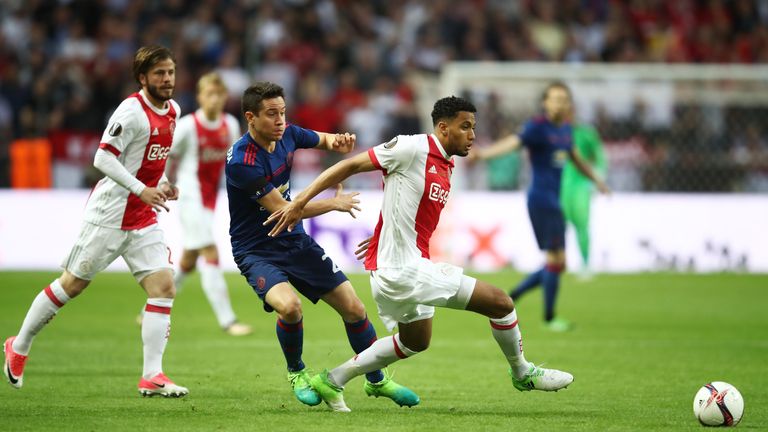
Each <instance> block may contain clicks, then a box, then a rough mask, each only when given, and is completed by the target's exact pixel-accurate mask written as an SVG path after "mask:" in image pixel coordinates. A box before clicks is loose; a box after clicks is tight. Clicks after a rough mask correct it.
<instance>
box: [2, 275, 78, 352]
mask: <svg viewBox="0 0 768 432" xmlns="http://www.w3.org/2000/svg"><path fill="white" fill-rule="evenodd" d="M68 301H69V296H68V295H67V293H66V292H64V288H63V287H62V286H61V283H60V282H59V280H58V279H56V280H55V281H53V282H51V284H50V285H48V286H47V287H45V289H44V290H42V291H40V294H38V295H37V297H35V299H34V300H33V301H32V305H31V306H30V307H29V311H27V316H26V317H24V322H23V323H22V324H21V329H20V330H19V334H18V335H17V336H16V340H14V341H13V350H14V351H16V352H17V353H19V354H21V355H24V356H25V355H28V354H29V348H30V347H31V346H32V339H34V338H35V335H36V334H37V333H39V332H40V330H42V329H43V327H44V326H45V325H46V324H48V323H49V322H50V321H51V319H53V317H54V316H55V315H56V312H58V311H59V309H61V308H62V307H63V306H64V305H65V304H66V303H67V302H68Z"/></svg>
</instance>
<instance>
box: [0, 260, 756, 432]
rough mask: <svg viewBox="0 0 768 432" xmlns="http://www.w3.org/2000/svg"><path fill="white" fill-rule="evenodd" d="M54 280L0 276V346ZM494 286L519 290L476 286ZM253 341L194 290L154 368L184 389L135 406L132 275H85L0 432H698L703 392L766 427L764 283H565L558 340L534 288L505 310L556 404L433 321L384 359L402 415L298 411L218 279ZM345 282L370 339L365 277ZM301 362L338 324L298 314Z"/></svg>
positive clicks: (264, 323) (44, 340)
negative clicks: (424, 345) (418, 345)
mask: <svg viewBox="0 0 768 432" xmlns="http://www.w3.org/2000/svg"><path fill="white" fill-rule="evenodd" d="M54 277H56V273H38V272H28V273H10V272H6V273H0V336H2V338H3V339H4V338H5V337H7V336H10V335H13V334H15V333H16V332H17V330H18V328H19V326H20V324H21V321H22V319H23V318H24V314H25V313H26V310H27V308H28V307H29V304H30V302H31V301H32V299H33V298H34V296H35V295H36V294H37V293H38V292H39V291H40V290H41V289H42V288H43V287H45V286H46V285H47V284H48V283H49V282H50V281H51V280H52V279H53V278H54ZM480 277H481V278H485V279H486V280H488V281H490V282H492V283H494V284H497V285H498V286H500V287H503V288H504V289H507V288H508V287H510V286H511V285H512V284H514V283H516V282H517V281H519V280H520V278H521V277H522V276H521V275H519V274H514V273H508V272H503V273H494V274H487V275H480ZM227 278H228V282H229V283H230V292H231V295H232V300H233V303H234V306H235V310H236V311H237V313H238V315H239V317H240V319H241V320H242V321H244V322H247V323H250V324H253V325H254V326H255V329H256V332H255V334H254V335H252V336H250V337H244V338H233V337H229V336H226V335H224V334H223V333H222V332H221V331H220V330H219V329H218V328H217V326H216V323H215V319H214V317H213V314H212V312H211V311H210V309H209V306H208V304H207V303H206V301H205V299H204V297H203V294H202V292H201V290H200V287H199V282H198V279H197V278H196V277H194V278H191V279H190V280H189V281H188V283H187V285H186V286H185V287H184V290H183V292H182V293H181V294H180V295H179V297H178V298H177V300H176V303H175V305H174V308H173V325H172V328H173V330H172V333H171V340H170V343H169V344H168V348H167V350H166V356H165V365H164V366H165V371H166V372H167V373H168V375H170V376H171V378H173V379H174V380H176V381H177V382H178V383H179V384H181V385H184V386H188V387H189V389H190V395H189V396H188V397H187V398H184V399H162V398H152V399H150V398H142V397H140V396H139V394H138V392H137V390H136V384H137V382H138V379H139V375H140V373H141V338H140V329H139V327H138V326H137V325H136V324H135V322H134V319H135V317H136V314H137V312H138V311H139V309H140V308H141V306H142V305H143V302H144V294H143V292H142V291H141V289H140V288H139V287H138V285H137V284H136V283H135V282H134V281H133V279H132V278H131V276H130V275H128V274H121V273H105V274H101V275H99V276H97V278H96V279H95V280H94V282H93V284H92V285H91V286H90V287H89V288H88V289H87V290H86V291H85V293H84V294H83V295H82V296H81V297H79V298H78V299H76V300H75V301H73V302H72V303H70V304H69V305H67V306H66V307H65V308H64V309H63V310H62V312H61V313H60V314H59V316H58V317H57V318H56V319H55V320H53V321H52V322H51V323H50V324H49V325H48V326H47V327H46V328H45V329H44V330H43V332H42V333H41V334H40V335H39V336H38V338H37V339H36V341H35V345H34V347H33V349H32V352H31V356H30V360H29V362H28V363H27V369H26V373H25V377H24V384H25V385H24V388H23V389H21V390H15V389H13V388H11V387H10V386H9V385H7V384H2V386H0V421H1V422H2V423H0V429H1V430H4V431H16V430H29V431H40V430H77V431H100V430H161V429H165V430H237V431H241V430H258V431H260V430H280V431H302V430H314V431H339V430H356V431H367V430H371V431H400V430H403V431H413V430H416V431H429V430H436V431H446V430H462V431H478V430H487V431H502V430H517V431H539V430H540V431H559V430H583V431H604V430H617V431H618V430H627V431H635V430H642V431H646V430H675V431H684V430H701V426H699V425H698V422H697V421H696V420H695V418H694V416H693V414H692V403H693V396H694V394H695V393H696V391H697V390H698V388H699V387H700V386H701V385H703V384H705V383H707V382H709V381H715V380H720V381H727V382H730V383H731V384H733V385H735V386H736V387H737V388H739V390H740V391H741V393H742V394H743V395H744V398H745V401H746V410H745V414H744V419H743V420H742V422H741V424H739V426H738V427H739V429H747V430H766V429H767V428H768V366H767V365H768V312H766V307H767V306H768V276H765V275H729V274H718V275H678V274H674V275H673V274H635V275H615V276H614V275H598V276H597V277H596V278H595V279H594V280H593V281H591V282H589V283H579V282H577V281H576V280H574V279H572V278H570V277H566V278H565V279H564V282H563V287H562V294H561V298H560V302H559V306H560V312H561V314H562V315H563V316H564V317H567V318H569V319H571V320H572V321H574V323H576V325H577V328H576V329H575V330H574V331H573V332H570V333H565V334H554V333H550V332H548V331H546V330H544V329H543V328H542V326H541V299H540V292H533V293H531V294H529V296H528V297H525V298H523V299H522V300H521V301H520V302H519V304H518V313H519V317H520V323H521V328H522V331H523V337H524V342H525V352H526V356H527V357H528V359H529V360H531V361H534V362H537V363H542V362H543V363H545V364H546V365H547V366H550V367H556V368H561V369H564V370H567V371H570V372H572V373H573V374H574V376H575V377H576V380H575V382H574V383H573V384H572V385H571V387H570V388H568V389H567V390H565V391H561V392H558V393H536V392H533V393H519V392H517V391H516V390H514V388H513V387H512V385H511V382H510V380H509V377H508V376H507V373H506V370H507V366H506V364H505V361H504V359H503V357H502V355H501V353H500V351H499V349H498V348H497V346H496V344H495V342H494V340H493V338H492V337H491V334H490V333H491V332H490V329H489V326H488V322H487V320H486V319H484V318H482V317H480V316H477V315H474V314H470V313H467V312H459V311H451V310H444V309H439V310H438V311H437V314H436V316H435V325H434V336H433V341H432V346H431V347H430V349H429V350H427V351H426V352H424V353H422V354H419V355H418V356H416V357H415V358H412V359H408V360H406V361H401V362H398V363H396V364H395V365H394V366H393V367H392V368H391V369H392V370H393V371H394V373H395V376H396V379H397V380H398V381H399V382H401V383H403V384H406V385H408V386H410V387H411V388H413V389H414V390H416V391H417V392H418V393H419V394H420V396H421V398H422V403H421V405H419V406H418V407H415V408H412V409H407V408H399V407H397V406H396V405H394V404H393V403H391V402H390V401H388V400H384V399H373V398H367V397H366V396H365V394H364V393H363V390H362V381H361V379H360V378H357V379H355V380H353V381H352V382H350V383H349V384H348V386H347V390H346V392H345V394H346V399H347V404H348V405H349V406H350V408H352V410H353V412H352V413H350V414H346V415H345V414H337V413H331V412H329V411H328V409H327V408H326V407H325V406H324V405H321V406H317V407H313V408H311V407H306V406H303V405H301V404H300V403H299V402H298V401H296V400H295V399H294V398H293V395H292V393H291V392H290V391H289V388H288V384H287V382H286V379H285V368H284V362H283V358H282V355H281V353H280V350H279V347H278V344H277V340H276V338H275V334H274V320H275V317H274V315H268V314H266V313H264V312H263V311H262V310H261V303H260V301H259V300H258V298H257V297H256V296H255V295H254V294H253V293H252V292H251V291H250V289H249V288H248V287H247V286H246V285H245V283H244V280H243V279H242V278H241V277H240V276H239V275H236V274H230V275H228V276H227ZM352 282H353V283H354V284H355V286H356V287H357V291H358V293H359V295H360V297H361V298H362V299H363V301H364V302H365V303H366V305H367V306H368V311H369V313H370V315H371V318H372V320H373V322H374V324H376V326H377V329H378V332H379V335H382V334H384V333H385V330H384V327H383V325H382V324H381V322H380V321H379V320H378V317H375V312H374V311H375V306H374V304H373V301H372V299H371V296H370V291H369V286H368V281H367V277H366V276H365V275H353V276H352ZM304 305H305V306H304V310H305V318H304V324H305V346H304V359H305V362H306V363H307V364H308V366H309V367H311V368H313V369H314V370H316V371H317V370H321V369H323V368H326V367H330V366H334V365H336V364H338V363H340V362H342V361H344V360H346V359H347V358H348V357H349V356H350V355H351V350H350V348H349V346H348V344H347V341H346V336H345V333H344V329H343V326H342V324H341V321H340V319H339V318H338V316H337V315H335V313H334V312H332V310H331V309H330V307H328V306H326V305H316V306H313V305H311V303H309V302H308V301H304Z"/></svg>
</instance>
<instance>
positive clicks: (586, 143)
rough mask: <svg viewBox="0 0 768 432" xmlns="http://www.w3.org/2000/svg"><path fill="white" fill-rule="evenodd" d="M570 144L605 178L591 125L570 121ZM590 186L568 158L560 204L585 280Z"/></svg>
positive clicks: (598, 142) (602, 157) (602, 158)
mask: <svg viewBox="0 0 768 432" xmlns="http://www.w3.org/2000/svg"><path fill="white" fill-rule="evenodd" d="M571 117H573V112H571ZM573 147H574V148H575V150H576V151H577V152H578V153H579V155H581V157H582V158H583V159H584V162H586V163H588V164H589V165H590V166H591V167H592V170H593V171H594V172H596V173H597V174H598V175H599V176H600V177H601V178H605V173H606V158H605V150H603V142H602V140H600V135H599V134H598V132H597V130H595V128H594V127H592V126H590V125H588V124H584V123H574V124H573ZM594 189H595V186H594V184H593V183H592V181H591V180H590V179H589V178H587V177H585V176H584V174H582V173H581V172H580V171H579V170H578V168H576V165H575V164H574V163H573V162H572V161H570V160H568V162H566V164H565V167H564V168H563V179H562V185H561V189H560V204H561V205H562V207H563V215H564V216H565V220H566V221H567V222H569V223H570V224H571V225H573V228H574V229H575V231H576V239H577V241H578V243H579V253H580V254H581V263H582V267H581V271H580V272H579V274H580V276H581V278H582V279H585V280H586V279H589V278H590V277H591V275H592V271H591V268H590V264H589V250H590V249H589V214H590V210H591V207H592V194H593V192H594Z"/></svg>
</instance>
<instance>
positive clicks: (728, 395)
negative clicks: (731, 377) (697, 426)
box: [693, 381, 744, 426]
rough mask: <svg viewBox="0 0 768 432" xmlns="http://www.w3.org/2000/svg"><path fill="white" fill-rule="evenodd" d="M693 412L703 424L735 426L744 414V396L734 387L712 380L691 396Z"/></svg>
mask: <svg viewBox="0 0 768 432" xmlns="http://www.w3.org/2000/svg"><path fill="white" fill-rule="evenodd" d="M693 414H694V415H695V416H696V418H697V419H698V420H699V422H700V423H701V424H703V425H704V426H736V425H737V424H739V421H740V420H741V416H742V415H743V414H744V398H742V397H741V393H739V391H738V390H736V387H734V386H732V385H730V384H728V383H726V382H722V381H712V382H711V383H709V384H705V385H704V387H702V388H701V389H699V391H698V392H697V393H696V397H694V398H693Z"/></svg>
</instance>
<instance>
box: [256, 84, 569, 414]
mask: <svg viewBox="0 0 768 432" xmlns="http://www.w3.org/2000/svg"><path fill="white" fill-rule="evenodd" d="M476 111H477V110H476V109H475V107H474V105H472V104H471V103H470V102H467V101H466V100H464V99H461V98H457V97H447V98H443V99H440V100H438V101H437V102H436V103H435V105H434V109H433V110H432V122H433V124H434V132H433V133H432V134H421V135H401V136H397V137H395V138H393V139H392V140H391V141H389V142H388V143H384V144H381V145H378V146H376V147H373V148H371V149H370V150H368V152H366V153H362V154H359V155H357V156H354V157H352V158H349V159H347V160H344V161H341V162H339V163H337V164H336V165H334V166H332V167H331V168H329V169H327V170H325V171H324V172H323V173H322V174H320V176H319V177H318V178H317V179H315V181H313V182H312V184H310V185H309V186H308V187H307V188H306V189H304V191H302V192H301V193H300V194H299V195H297V196H296V199H295V200H293V201H292V202H291V203H289V204H288V205H286V206H284V207H282V208H280V209H279V210H277V211H276V212H274V213H273V214H272V215H271V216H270V218H269V219H268V220H267V223H272V222H275V221H276V223H275V225H274V226H273V228H272V230H271V231H270V233H269V235H270V236H272V237H273V238H279V237H280V236H283V235H285V234H286V232H287V233H293V232H296V231H299V230H300V227H301V225H297V224H299V223H300V220H301V218H302V217H307V216H311V215H312V214H313V211H312V209H311V203H312V202H311V201H310V200H311V199H312V198H313V197H314V196H316V195H317V194H319V193H320V192H322V191H324V190H325V189H327V188H328V187H330V186H333V185H335V184H338V183H339V182H342V181H344V180H345V179H347V178H349V177H350V176H352V175H354V174H357V173H361V172H366V171H373V170H380V171H382V173H383V175H384V200H383V203H382V207H381V213H380V215H379V222H378V224H377V225H376V228H375V230H374V234H373V237H372V238H371V240H370V242H369V243H368V250H367V253H366V259H365V268H366V270H369V271H370V272H371V279H370V280H371V290H372V292H373V297H374V299H375V300H376V304H377V305H378V310H379V316H381V319H382V321H383V322H384V323H385V324H386V325H387V327H388V329H389V330H392V329H393V328H394V327H395V325H397V327H398V333H396V334H394V335H392V336H387V337H385V338H382V339H379V340H378V341H376V343H374V344H373V345H371V346H370V348H368V349H366V350H365V351H363V352H361V353H360V354H358V355H356V356H355V357H353V358H351V359H350V360H349V361H347V362H345V363H343V364H341V365H339V366H338V367H336V368H334V369H332V370H331V371H324V372H323V373H321V374H318V375H316V376H314V377H312V379H311V384H312V387H313V388H314V389H315V390H316V391H317V392H318V393H319V394H320V396H321V397H322V398H323V400H324V401H325V402H326V403H327V404H328V406H330V407H331V408H332V409H333V410H335V411H349V408H347V406H346V404H345V403H344V397H343V389H344V386H345V385H346V384H347V382H349V381H350V380H351V379H352V378H354V377H356V376H358V375H361V374H364V373H367V372H370V371H372V370H377V369H380V368H383V367H385V366H387V365H389V364H391V363H393V362H396V361H398V360H401V359H405V358H408V357H412V356H414V355H416V354H418V353H419V352H422V351H424V350H426V349H427V347H428V346H429V342H430V339H431V338H432V317H433V316H434V312H435V306H439V307H448V308H452V309H466V310H468V311H472V312H476V313H479V314H481V315H484V316H486V317H488V318H489V319H490V326H491V333H492V334H493V337H494V339H495V340H496V342H497V343H498V344H499V347H500V348H501V351H502V353H503V354H504V356H505V357H506V359H507V361H508V363H509V366H510V369H509V374H510V376H511V377H512V383H513V385H514V387H515V388H516V389H518V390H520V391H528V390H543V391H557V390H559V389H562V388H565V387H567V386H568V385H569V384H570V383H571V382H572V381H573V376H572V375H571V374H569V373H566V372H561V371H558V370H554V369H544V368H542V367H538V366H535V365H534V364H533V363H529V362H528V361H527V360H526V359H525V356H524V355H523V341H522V336H521V333H520V327H519V326H518V320H517V310H516V309H515V305H514V303H513V301H512V299H511V298H510V297H509V296H508V295H507V294H506V293H505V292H504V291H502V290H500V289H499V288H496V287H494V286H492V285H490V284H488V283H486V282H483V281H480V280H476V279H475V278H472V277H470V276H466V275H464V270H463V269H462V268H460V267H456V266H453V265H450V264H446V263H434V262H432V261H430V259H429V239H430V237H431V236H432V233H433V232H434V231H435V228H436V227H437V223H438V220H439V219H440V213H441V212H442V210H443V208H444V207H445V203H446V202H447V200H448V196H449V193H450V190H451V176H452V174H453V166H454V164H453V156H467V154H468V153H469V149H470V148H471V147H472V143H473V142H474V140H475V131H474V129H475V114H474V113H475V112H476ZM284 230H286V231H284Z"/></svg>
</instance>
